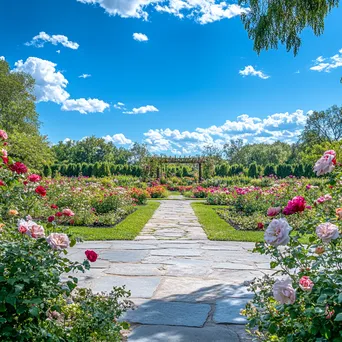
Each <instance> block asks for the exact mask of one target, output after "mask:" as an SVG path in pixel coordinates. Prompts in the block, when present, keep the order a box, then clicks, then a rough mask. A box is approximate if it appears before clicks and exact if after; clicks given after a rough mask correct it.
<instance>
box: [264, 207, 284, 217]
mask: <svg viewBox="0 0 342 342" xmlns="http://www.w3.org/2000/svg"><path fill="white" fill-rule="evenodd" d="M280 211H281V208H280V207H270V208H268V209H267V216H271V217H273V216H277V215H278V214H279V213H280Z"/></svg>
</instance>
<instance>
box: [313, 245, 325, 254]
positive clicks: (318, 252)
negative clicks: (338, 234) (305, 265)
mask: <svg viewBox="0 0 342 342" xmlns="http://www.w3.org/2000/svg"><path fill="white" fill-rule="evenodd" d="M324 252H325V248H324V247H323V246H318V247H316V249H315V253H316V254H318V255H321V254H323V253H324Z"/></svg>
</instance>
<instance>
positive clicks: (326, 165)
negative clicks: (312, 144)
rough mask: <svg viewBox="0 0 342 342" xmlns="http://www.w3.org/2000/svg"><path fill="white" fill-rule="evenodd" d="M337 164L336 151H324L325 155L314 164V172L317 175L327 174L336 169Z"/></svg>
mask: <svg viewBox="0 0 342 342" xmlns="http://www.w3.org/2000/svg"><path fill="white" fill-rule="evenodd" d="M335 165H336V152H335V151H334V150H329V151H326V152H324V154H323V156H322V157H321V158H319V159H318V160H317V162H316V164H315V166H314V172H315V173H316V175H317V176H321V175H325V174H326V173H330V172H331V171H332V170H334V168H335Z"/></svg>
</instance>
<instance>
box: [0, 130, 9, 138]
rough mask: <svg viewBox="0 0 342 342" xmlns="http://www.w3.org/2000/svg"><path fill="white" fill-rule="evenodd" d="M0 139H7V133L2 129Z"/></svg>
mask: <svg viewBox="0 0 342 342" xmlns="http://www.w3.org/2000/svg"><path fill="white" fill-rule="evenodd" d="M0 139H1V140H7V139H8V135H7V133H6V132H5V131H4V130H2V129H0Z"/></svg>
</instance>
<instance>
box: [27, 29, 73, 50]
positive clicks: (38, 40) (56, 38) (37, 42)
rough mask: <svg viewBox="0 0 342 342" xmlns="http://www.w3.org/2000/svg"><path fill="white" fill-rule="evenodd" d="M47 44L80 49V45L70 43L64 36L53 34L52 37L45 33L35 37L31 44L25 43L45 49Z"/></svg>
mask: <svg viewBox="0 0 342 342" xmlns="http://www.w3.org/2000/svg"><path fill="white" fill-rule="evenodd" d="M45 43H51V44H53V45H58V44H62V45H63V46H64V47H66V48H69V49H73V50H77V49H78V48H79V44H78V43H75V42H72V41H70V40H69V38H68V37H67V36H63V35H61V34H53V35H52V36H50V35H49V34H47V33H45V32H40V33H39V34H38V35H37V36H34V37H33V38H32V40H31V41H30V42H27V43H25V45H27V46H30V45H33V46H36V47H43V46H44V44H45Z"/></svg>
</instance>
